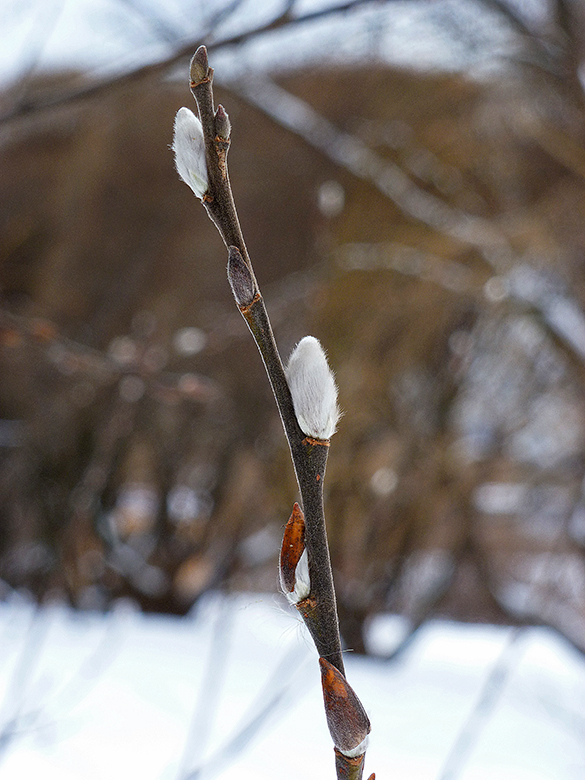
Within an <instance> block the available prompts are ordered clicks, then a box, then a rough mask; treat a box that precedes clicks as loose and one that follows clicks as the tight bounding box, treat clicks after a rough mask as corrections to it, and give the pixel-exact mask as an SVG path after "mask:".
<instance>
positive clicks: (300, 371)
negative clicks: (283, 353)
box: [286, 336, 339, 440]
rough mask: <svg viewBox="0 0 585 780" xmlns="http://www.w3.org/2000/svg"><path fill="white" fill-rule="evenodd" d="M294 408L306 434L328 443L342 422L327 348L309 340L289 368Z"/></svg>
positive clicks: (299, 347) (293, 356)
mask: <svg viewBox="0 0 585 780" xmlns="http://www.w3.org/2000/svg"><path fill="white" fill-rule="evenodd" d="M286 378H287V381H288V385H289V388H290V392H291V396H292V401H293V406H294V410H295V414H296V416H297V420H298V423H299V426H300V428H301V430H302V431H303V433H305V434H306V435H307V436H311V437H313V438H315V439H322V440H328V439H330V438H331V437H332V436H333V434H334V433H335V428H336V426H337V421H338V420H339V409H338V406H337V387H336V386H335V379H334V377H333V372H332V371H331V369H330V368H329V365H328V363H327V358H326V356H325V352H324V351H323V347H322V346H321V344H320V343H319V342H318V341H317V339H316V338H314V337H313V336H305V337H304V338H303V339H301V340H300V341H299V343H298V344H297V346H296V347H295V348H294V350H293V351H292V354H291V356H290V358H289V361H288V366H287V368H286Z"/></svg>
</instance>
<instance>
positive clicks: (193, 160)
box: [172, 107, 208, 198]
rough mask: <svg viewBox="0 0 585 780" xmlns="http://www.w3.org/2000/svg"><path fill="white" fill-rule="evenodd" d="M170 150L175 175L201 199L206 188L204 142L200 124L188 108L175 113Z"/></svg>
mask: <svg viewBox="0 0 585 780" xmlns="http://www.w3.org/2000/svg"><path fill="white" fill-rule="evenodd" d="M172 149H173V152H174V153H175V167H176V169H177V173H178V174H179V176H180V177H181V179H183V181H184V182H185V184H188V185H189V187H191V189H192V190H193V192H194V193H195V195H197V197H198V198H202V197H203V196H204V195H205V193H206V191H207V187H208V181H207V163H206V161H205V141H204V139H203V128H202V127H201V122H200V120H199V118H198V117H196V116H195V114H194V113H193V112H192V111H191V110H190V109H189V108H185V107H183V108H180V109H179V110H178V111H177V115H176V116H175V126H174V132H173V145H172Z"/></svg>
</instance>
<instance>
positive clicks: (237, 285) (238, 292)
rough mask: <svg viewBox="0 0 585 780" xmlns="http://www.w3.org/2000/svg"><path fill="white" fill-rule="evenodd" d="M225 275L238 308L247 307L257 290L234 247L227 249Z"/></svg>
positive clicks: (242, 259)
mask: <svg viewBox="0 0 585 780" xmlns="http://www.w3.org/2000/svg"><path fill="white" fill-rule="evenodd" d="M227 275H228V279H229V283H230V287H231V288H232V292H233V294H234V298H235V299H236V303H237V304H238V306H249V305H250V304H251V303H252V301H253V300H254V298H255V297H256V294H257V293H258V288H257V287H256V282H255V280H254V277H253V276H252V272H251V271H250V269H249V268H248V266H247V265H246V263H245V262H244V258H243V257H242V254H241V252H240V250H239V249H238V248H237V247H235V246H230V247H229V257H228V265H227Z"/></svg>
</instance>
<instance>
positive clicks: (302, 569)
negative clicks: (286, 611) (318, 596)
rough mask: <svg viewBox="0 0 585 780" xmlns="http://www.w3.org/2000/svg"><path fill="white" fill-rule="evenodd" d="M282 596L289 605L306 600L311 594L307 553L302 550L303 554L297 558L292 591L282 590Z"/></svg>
mask: <svg viewBox="0 0 585 780" xmlns="http://www.w3.org/2000/svg"><path fill="white" fill-rule="evenodd" d="M282 590H283V593H284V595H285V596H286V597H287V599H288V600H289V602H290V603H291V604H293V605H294V604H298V603H299V602H301V601H303V599H306V598H307V596H308V595H309V593H310V592H311V579H310V577H309V559H308V557H307V551H306V550H303V554H302V555H301V557H300V558H299V562H298V563H297V567H296V569H295V586H294V589H293V590H292V591H288V590H286V589H285V588H284V587H283V588H282Z"/></svg>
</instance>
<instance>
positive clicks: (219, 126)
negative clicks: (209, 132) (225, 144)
mask: <svg viewBox="0 0 585 780" xmlns="http://www.w3.org/2000/svg"><path fill="white" fill-rule="evenodd" d="M231 132H232V123H231V122H230V118H229V116H228V113H227V111H226V110H225V108H224V107H223V106H222V105H219V106H218V107H217V111H216V112H215V134H216V135H217V136H219V137H220V138H221V139H222V141H229V138H230V135H231Z"/></svg>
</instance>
